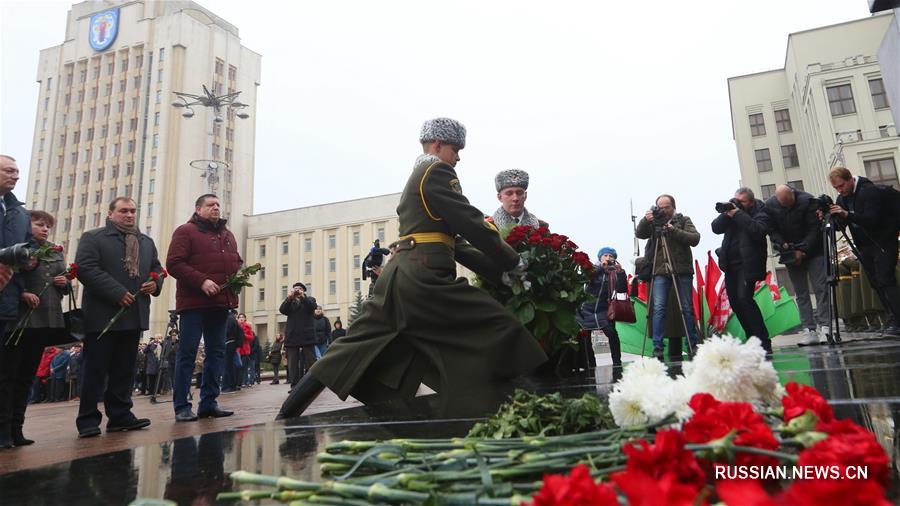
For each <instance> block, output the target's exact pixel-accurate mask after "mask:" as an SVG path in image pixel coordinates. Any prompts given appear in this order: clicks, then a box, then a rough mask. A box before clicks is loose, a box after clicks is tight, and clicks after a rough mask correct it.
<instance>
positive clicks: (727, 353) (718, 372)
mask: <svg viewBox="0 0 900 506" xmlns="http://www.w3.org/2000/svg"><path fill="white" fill-rule="evenodd" d="M765 356H766V354H765V351H764V350H763V349H762V347H761V346H760V345H759V340H758V339H756V338H750V339H749V340H748V341H747V344H742V343H741V342H740V340H738V339H736V338H734V337H731V336H714V337H712V338H710V339H708V340H707V341H706V342H704V343H703V344H702V345H701V346H700V347H699V348H698V349H697V355H696V356H695V357H694V360H693V361H692V362H691V363H690V365H689V367H686V368H685V374H686V375H688V376H690V377H691V378H692V380H693V382H694V384H695V386H696V387H697V389H698V390H697V391H699V392H708V393H710V394H712V396H713V397H715V398H716V399H719V400H721V401H731V402H752V401H756V400H758V397H759V394H758V392H757V390H756V386H755V385H754V382H753V379H754V378H753V373H754V372H755V371H756V370H757V369H758V368H759V364H760V362H762V361H764V360H765Z"/></svg>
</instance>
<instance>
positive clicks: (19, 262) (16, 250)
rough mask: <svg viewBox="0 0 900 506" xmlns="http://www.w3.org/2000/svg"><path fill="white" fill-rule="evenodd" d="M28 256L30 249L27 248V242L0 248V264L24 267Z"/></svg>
mask: <svg viewBox="0 0 900 506" xmlns="http://www.w3.org/2000/svg"><path fill="white" fill-rule="evenodd" d="M29 256H31V251H30V250H29V249H28V243H26V242H23V243H19V244H13V245H12V246H7V247H5V248H3V249H0V264H3V265H8V266H9V267H14V268H19V267H24V266H25V265H27V264H28V257H29Z"/></svg>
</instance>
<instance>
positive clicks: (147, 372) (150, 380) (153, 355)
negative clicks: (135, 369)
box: [144, 339, 159, 396]
mask: <svg viewBox="0 0 900 506" xmlns="http://www.w3.org/2000/svg"><path fill="white" fill-rule="evenodd" d="M156 342H157V341H156V339H151V340H150V342H149V343H147V346H146V347H145V348H144V356H145V357H146V362H145V363H144V378H145V384H146V387H147V390H149V391H150V395H154V396H155V395H156V379H157V377H158V375H159V356H157V353H159V351H158V350H159V346H158V345H157V344H156Z"/></svg>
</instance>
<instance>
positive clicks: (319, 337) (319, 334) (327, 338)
mask: <svg viewBox="0 0 900 506" xmlns="http://www.w3.org/2000/svg"><path fill="white" fill-rule="evenodd" d="M313 328H315V331H316V359H319V358H321V357H322V355H324V354H325V350H327V349H328V345H329V344H331V320H329V319H328V317H327V316H325V313H323V312H322V306H316V312H315V313H314V317H313Z"/></svg>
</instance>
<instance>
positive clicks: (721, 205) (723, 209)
mask: <svg viewBox="0 0 900 506" xmlns="http://www.w3.org/2000/svg"><path fill="white" fill-rule="evenodd" d="M737 206H738V205H737V202H735V199H731V200H729V201H728V202H716V212H717V213H719V214H722V213H727V212H728V211H731V210H732V209H737Z"/></svg>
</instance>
